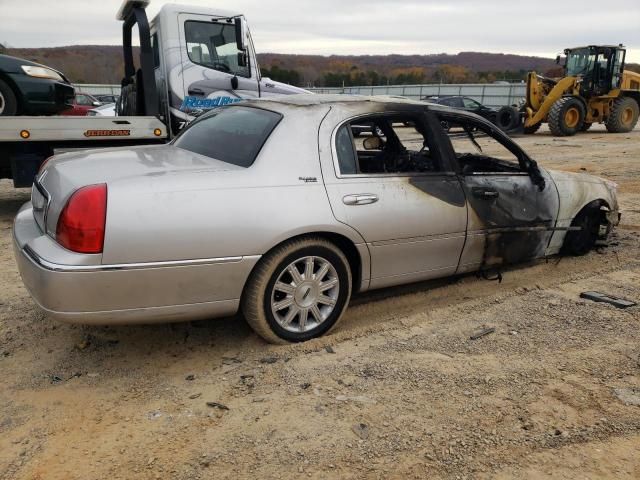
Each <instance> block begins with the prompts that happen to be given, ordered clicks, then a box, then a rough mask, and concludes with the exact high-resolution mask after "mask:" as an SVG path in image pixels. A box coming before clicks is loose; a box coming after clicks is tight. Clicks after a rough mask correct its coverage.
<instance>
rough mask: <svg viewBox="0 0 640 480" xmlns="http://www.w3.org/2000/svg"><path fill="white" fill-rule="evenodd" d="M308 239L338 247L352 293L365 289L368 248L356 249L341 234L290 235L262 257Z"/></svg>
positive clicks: (249, 276)
mask: <svg viewBox="0 0 640 480" xmlns="http://www.w3.org/2000/svg"><path fill="white" fill-rule="evenodd" d="M308 237H320V238H322V239H324V240H327V241H329V242H331V243H333V244H334V245H335V246H336V247H338V248H339V249H340V250H341V251H342V253H344V255H345V257H347V260H348V261H349V268H350V269H351V277H352V278H351V281H352V291H353V292H354V293H355V292H358V291H360V290H364V289H366V286H364V284H363V281H365V282H367V283H368V280H369V262H370V259H369V251H368V248H367V247H366V245H365V244H364V242H363V243H361V244H358V245H360V248H358V246H356V245H357V244H356V243H355V242H354V240H353V239H352V238H349V237H347V236H346V235H344V234H342V233H338V232H334V231H328V230H317V231H309V232H304V233H298V234H295V235H291V236H288V237H287V238H285V239H283V240H280V241H278V242H277V243H275V244H274V245H272V246H271V247H270V248H269V249H268V250H267V251H265V252H264V254H263V256H264V255H267V254H268V253H269V252H271V251H273V250H275V249H276V248H278V247H280V246H281V245H283V244H285V243H287V242H290V241H292V240H299V239H302V238H308ZM259 263H260V262H258V263H256V265H254V267H253V268H252V269H251V272H250V273H249V275H248V276H247V282H248V279H250V278H251V277H252V275H253V273H254V271H255V270H256V268H257V267H258V264H259ZM245 288H246V284H245ZM243 294H244V288H243Z"/></svg>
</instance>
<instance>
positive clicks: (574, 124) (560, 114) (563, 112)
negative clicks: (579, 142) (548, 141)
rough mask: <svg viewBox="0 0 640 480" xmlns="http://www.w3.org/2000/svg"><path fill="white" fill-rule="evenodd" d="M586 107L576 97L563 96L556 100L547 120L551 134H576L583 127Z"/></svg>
mask: <svg viewBox="0 0 640 480" xmlns="http://www.w3.org/2000/svg"><path fill="white" fill-rule="evenodd" d="M585 114H586V112H585V107H584V104H583V103H582V101H581V100H579V99H578V98H576V97H562V98H560V99H558V100H557V101H556V103H554V104H553V106H552V107H551V110H550V111H549V116H548V119H547V122H548V123H549V130H551V134H552V135H555V136H556V137H568V136H572V135H575V134H576V133H578V132H579V131H580V129H581V128H582V124H583V123H584V117H585Z"/></svg>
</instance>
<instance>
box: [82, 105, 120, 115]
mask: <svg viewBox="0 0 640 480" xmlns="http://www.w3.org/2000/svg"><path fill="white" fill-rule="evenodd" d="M87 116H89V117H115V116H116V104H115V103H107V104H106V105H100V106H99V107H96V108H92V109H91V110H89V111H88V112H87Z"/></svg>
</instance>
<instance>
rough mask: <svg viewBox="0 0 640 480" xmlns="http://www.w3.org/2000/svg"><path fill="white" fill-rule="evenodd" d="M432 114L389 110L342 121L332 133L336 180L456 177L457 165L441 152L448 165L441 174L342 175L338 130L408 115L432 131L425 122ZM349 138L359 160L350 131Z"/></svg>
mask: <svg viewBox="0 0 640 480" xmlns="http://www.w3.org/2000/svg"><path fill="white" fill-rule="evenodd" d="M429 114H430V112H429V110H427V109H419V110H416V111H414V112H407V111H402V110H389V111H381V112H369V113H361V114H357V115H354V116H352V117H349V118H347V119H343V120H341V121H340V122H339V123H338V124H337V125H336V126H335V127H334V128H333V131H332V132H331V156H332V160H333V170H334V173H335V176H336V178H338V179H353V178H409V177H442V176H447V177H452V176H456V175H457V172H456V170H455V168H456V167H457V165H453V164H452V163H451V159H450V158H449V155H447V154H445V153H444V152H441V153H440V155H441V157H442V162H443V163H445V164H446V165H443V166H444V167H445V169H444V170H442V171H440V172H406V173H342V172H341V171H340V160H339V159H338V149H337V146H336V139H337V135H338V130H340V128H342V127H343V126H345V125H347V124H351V123H357V122H358V121H359V120H361V119H366V118H371V117H381V116H394V115H408V116H410V117H414V118H415V120H417V121H420V122H422V123H423V124H424V126H425V128H427V129H430V128H431V127H430V125H429V124H428V122H426V121H425V118H423V117H425V116H426V115H429ZM431 133H432V134H433V137H434V139H435V143H436V144H439V140H438V138H437V137H438V132H433V131H432V132H431ZM349 137H350V138H351V144H352V145H353V152H354V155H355V158H356V159H357V158H358V151H357V148H356V144H355V141H354V137H353V132H352V131H351V129H349ZM433 147H434V148H439V147H440V145H433Z"/></svg>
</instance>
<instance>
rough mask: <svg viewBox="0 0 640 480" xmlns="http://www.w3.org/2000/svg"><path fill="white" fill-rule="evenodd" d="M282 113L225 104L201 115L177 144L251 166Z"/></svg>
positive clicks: (200, 152)
mask: <svg viewBox="0 0 640 480" xmlns="http://www.w3.org/2000/svg"><path fill="white" fill-rule="evenodd" d="M281 119H282V115H280V114H279V113H276V112H272V111H270V110H262V109H260V108H251V107H239V106H238V107H236V106H233V107H223V108H217V109H215V110H212V111H211V112H210V113H208V114H206V115H204V116H203V117H200V118H199V119H198V120H196V121H195V122H193V123H192V124H191V125H189V126H188V127H187V128H185V129H184V130H183V131H182V132H181V133H180V135H178V136H177V137H176V139H175V140H174V141H173V143H172V144H173V145H174V146H175V147H178V148H182V149H184V150H189V151H190V152H194V153H199V154H200V155H205V156H207V157H210V158H215V159H216V160H222V161H223V162H227V163H232V164H233V165H237V166H239V167H245V168H246V167H250V166H251V165H253V162H255V160H256V157H257V156H258V154H259V153H260V150H261V149H262V146H263V145H264V144H265V142H266V141H267V139H268V138H269V136H270V135H271V132H272V131H273V129H274V128H276V126H277V125H278V123H279V122H280V120H281Z"/></svg>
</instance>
